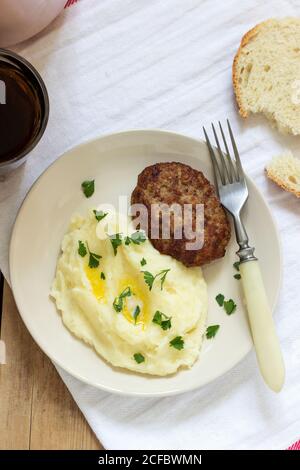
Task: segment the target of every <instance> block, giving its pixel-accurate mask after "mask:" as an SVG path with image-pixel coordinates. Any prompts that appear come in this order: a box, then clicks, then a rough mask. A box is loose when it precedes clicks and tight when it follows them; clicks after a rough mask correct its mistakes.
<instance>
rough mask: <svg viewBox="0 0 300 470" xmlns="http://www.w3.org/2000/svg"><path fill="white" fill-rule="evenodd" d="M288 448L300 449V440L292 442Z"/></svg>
mask: <svg viewBox="0 0 300 470" xmlns="http://www.w3.org/2000/svg"><path fill="white" fill-rule="evenodd" d="M288 450H300V440H299V441H297V442H295V444H292V445H291V446H290V447H289V448H288Z"/></svg>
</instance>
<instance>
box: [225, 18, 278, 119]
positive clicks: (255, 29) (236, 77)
mask: <svg viewBox="0 0 300 470" xmlns="http://www.w3.org/2000/svg"><path fill="white" fill-rule="evenodd" d="M269 21H271V20H267V21H263V22H261V23H258V24H257V25H256V26H254V27H253V28H251V29H250V30H249V31H247V33H246V34H244V36H243V37H242V40H241V44H240V46H239V48H238V51H237V53H236V55H235V57H234V59H233V64H232V82H233V89H234V94H235V98H236V101H237V105H238V109H239V113H240V115H241V116H242V117H243V118H247V117H248V116H249V113H248V111H247V110H246V109H245V108H244V107H243V103H242V98H241V89H240V84H239V74H238V61H239V59H240V57H241V55H242V52H243V49H244V47H245V46H246V45H247V44H249V42H250V41H251V40H252V39H253V38H254V37H255V36H257V35H258V34H259V32H260V30H261V29H262V27H263V26H264V25H266V24H267V23H268V22H269Z"/></svg>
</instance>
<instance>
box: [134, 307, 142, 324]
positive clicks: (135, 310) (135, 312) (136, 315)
mask: <svg viewBox="0 0 300 470" xmlns="http://www.w3.org/2000/svg"><path fill="white" fill-rule="evenodd" d="M140 313H141V309H140V307H139V306H138V305H137V306H136V307H135V309H134V312H133V319H134V323H135V324H136V321H137V318H138V316H139V314H140Z"/></svg>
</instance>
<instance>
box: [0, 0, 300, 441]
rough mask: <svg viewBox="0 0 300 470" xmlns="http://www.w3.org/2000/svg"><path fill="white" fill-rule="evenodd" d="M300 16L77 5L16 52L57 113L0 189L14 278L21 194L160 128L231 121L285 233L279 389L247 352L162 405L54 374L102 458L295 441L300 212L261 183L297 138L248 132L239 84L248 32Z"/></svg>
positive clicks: (176, 2)
mask: <svg viewBox="0 0 300 470" xmlns="http://www.w3.org/2000/svg"><path fill="white" fill-rule="evenodd" d="M298 12H299V9H298V8H297V2H295V1H292V0H290V1H288V0H278V1H276V0H272V1H265V2H261V0H244V1H242V2H241V1H240V0H226V1H224V2H220V1H218V0H209V1H208V0H207V1H200V0H185V1H184V2H183V1H182V0H164V1H163V2H162V1H161V0H152V1H151V2H149V1H148V0H114V1H113V2H111V1H108V0H103V1H99V0H98V1H97V0H82V1H80V2H78V3H76V4H75V5H74V6H72V8H68V9H66V10H65V11H64V12H63V13H62V14H61V16H60V17H59V18H57V20H55V22H54V23H52V25H50V26H49V27H48V28H47V29H46V30H45V31H44V32H43V33H41V34H40V35H39V36H38V37H35V38H34V39H32V40H30V41H28V42H26V43H24V44H22V45H20V46H18V47H16V48H15V50H16V51H17V52H19V53H20V54H22V55H23V56H25V57H26V58H27V59H28V60H29V61H31V62H32V63H33V64H34V65H35V66H36V67H37V68H38V70H39V71H40V73H41V74H42V76H43V77H44V79H45V81H46V84H47V87H48V90H49V95H50V101H51V114H50V120H49V126H48V129H47V131H46V134H45V136H44V138H43V140H42V142H41V143H40V144H39V145H38V147H37V148H36V149H35V150H34V151H33V152H32V155H31V157H30V159H29V160H28V162H27V164H26V165H24V166H23V167H22V168H20V169H19V170H18V171H15V172H14V173H13V174H12V175H11V176H9V177H7V178H6V179H5V180H4V181H1V182H0V242H1V250H0V266H1V269H2V270H3V272H4V274H5V276H6V278H7V279H8V243H9V237H10V232H11V228H12V225H13V221H14V218H15V216H16V212H17V210H18V207H19V206H20V203H21V201H22V200H23V198H24V195H25V193H26V191H27V190H28V189H29V188H30V186H31V184H32V183H33V181H34V180H35V179H36V177H37V176H38V175H39V174H40V173H41V172H42V171H43V170H44V169H45V168H46V167H47V166H48V165H49V164H50V163H51V162H53V161H54V160H55V159H56V158H58V156H59V155H60V154H62V153H63V152H65V151H66V150H67V149H68V148H70V147H71V146H75V145H77V144H79V143H80V142H82V141H84V140H87V139H89V138H92V137H95V136H99V135H101V134H104V133H107V132H110V131H117V130H122V129H129V128H153V127H155V128H164V129H172V130H175V131H179V132H182V133H186V134H189V135H192V136H195V137H201V135H202V132H201V126H202V125H203V124H205V125H209V123H210V122H211V121H216V120H217V119H225V118H227V117H228V118H230V120H231V122H232V124H233V128H234V130H235V133H236V135H237V137H238V144H239V148H240V151H241V155H242V159H243V164H244V167H245V169H246V171H247V172H248V174H249V175H250V176H251V177H252V178H253V179H254V180H255V182H256V184H257V185H258V186H259V187H260V189H261V190H262V191H263V193H264V196H265V198H266V199H267V201H268V202H269V204H270V207H271V210H272V212H273V214H274V216H275V218H276V220H277V223H278V225H279V227H280V234H281V237H282V245H283V260H284V280H283V286H282V292H281V298H280V302H279V304H278V307H277V309H276V324H277V330H278V333H279V336H280V341H281V344H282V348H283V353H284V357H285V361H286V372H287V376H286V384H285V387H284V389H283V391H282V392H281V393H280V394H279V395H275V394H273V393H272V392H271V391H269V390H268V389H267V388H266V387H265V386H264V384H263V382H262V380H261V378H260V376H259V373H258V371H257V366H256V361H255V355H254V353H253V352H252V353H251V354H249V355H248V357H247V358H246V359H245V360H244V361H243V362H242V363H240V364H239V365H237V366H236V367H235V368H234V369H233V370H232V371H230V372H228V373H227V374H226V375H224V376H223V377H221V378H219V379H218V380H216V381H215V382H213V383H211V384H210V385H208V386H206V387H204V388H202V389H200V390H197V391H194V392H192V393H186V394H184V395H181V396H177V397H172V398H163V399H138V398H126V397H125V398H124V397H118V396H114V395H110V394H108V393H104V392H102V391H100V390H97V389H94V388H92V387H90V386H87V385H85V384H83V383H80V382H78V381H77V380H75V379H74V378H73V377H71V376H69V375H68V374H66V373H65V372H63V371H62V370H59V373H60V374H61V376H62V378H63V380H64V381H65V383H66V384H67V386H68V388H69V390H70V391H71V393H72V395H73V396H74V398H75V400H76V402H77V403H78V405H79V407H80V408H81V410H82V411H83V413H84V415H85V416H86V418H87V420H88V422H89V423H90V425H91V427H92V428H93V430H94V431H95V433H96V435H97V436H98V438H99V439H100V440H101V442H102V443H103V445H104V446H105V447H106V448H108V449H120V448H121V449H246V448H250V449H263V448H270V449H280V448H282V449H283V448H286V447H287V446H288V445H289V444H291V443H292V442H294V441H296V440H297V439H298V438H299V437H300V423H299V418H300V404H299V396H300V388H299V383H300V368H299V362H300V314H299V300H300V293H299V286H300V267H299V263H300V261H299V260H300V201H299V200H297V199H296V198H295V197H293V196H292V195H289V194H287V193H285V192H283V191H282V190H280V189H278V188H277V187H275V185H274V184H273V183H271V182H268V181H267V180H266V178H265V176H264V166H265V164H266V162H267V161H268V160H269V159H270V158H271V157H272V156H273V155H274V154H278V153H280V152H282V150H284V149H286V148H288V149H290V150H292V151H294V152H295V154H296V155H297V154H298V156H299V155H300V150H299V149H298V146H299V138H295V137H283V136H282V135H280V134H279V133H277V132H276V131H273V130H272V129H271V128H270V126H269V125H268V124H267V123H266V121H265V120H264V119H263V118H256V117H255V118H250V119H248V120H247V122H245V123H244V122H242V121H241V119H240V118H239V117H238V114H237V111H236V106H235V102H234V98H233V92H232V85H231V64H232V59H233V56H234V53H235V51H236V49H237V47H238V45H239V42H240V39H241V36H242V34H243V33H244V32H246V31H247V30H248V29H249V28H250V27H252V26H253V25H254V24H256V23H257V22H259V21H261V20H263V19H266V18H268V17H270V16H286V15H297V13H298ZM67 177H68V176H67V175H66V178H67ZM46 211H47V201H45V212H46Z"/></svg>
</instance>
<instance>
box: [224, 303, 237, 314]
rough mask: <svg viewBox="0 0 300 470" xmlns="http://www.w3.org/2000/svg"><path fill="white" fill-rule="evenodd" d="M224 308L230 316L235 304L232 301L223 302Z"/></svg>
mask: <svg viewBox="0 0 300 470" xmlns="http://www.w3.org/2000/svg"><path fill="white" fill-rule="evenodd" d="M224 308H225V311H226V313H227V315H231V314H232V313H233V312H234V311H235V309H236V303H235V302H234V301H233V300H232V299H229V300H224Z"/></svg>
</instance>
